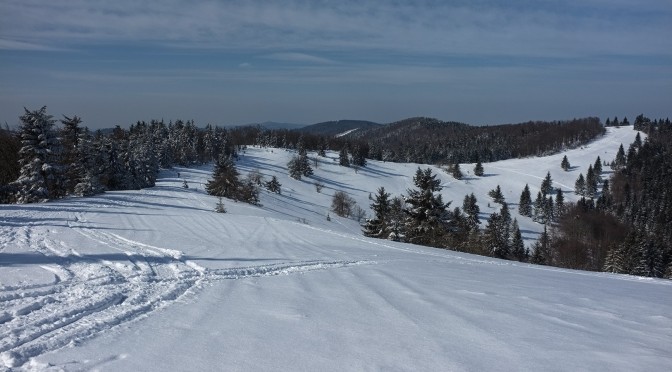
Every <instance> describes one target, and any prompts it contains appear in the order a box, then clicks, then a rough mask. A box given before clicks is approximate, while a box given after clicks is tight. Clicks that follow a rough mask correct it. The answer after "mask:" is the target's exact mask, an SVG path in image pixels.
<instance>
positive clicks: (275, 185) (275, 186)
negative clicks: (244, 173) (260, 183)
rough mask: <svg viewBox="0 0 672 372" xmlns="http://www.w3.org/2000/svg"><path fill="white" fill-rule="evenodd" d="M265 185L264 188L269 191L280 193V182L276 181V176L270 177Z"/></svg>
mask: <svg viewBox="0 0 672 372" xmlns="http://www.w3.org/2000/svg"><path fill="white" fill-rule="evenodd" d="M265 186H266V190H268V191H270V192H274V193H276V194H281V193H282V188H281V187H282V185H281V184H280V182H279V181H278V177H276V176H273V177H271V180H270V181H268V182H266V184H265Z"/></svg>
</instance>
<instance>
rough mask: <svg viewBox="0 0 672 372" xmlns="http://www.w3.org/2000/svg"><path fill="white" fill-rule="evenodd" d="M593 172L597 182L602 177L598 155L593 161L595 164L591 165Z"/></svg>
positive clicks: (600, 161)
mask: <svg viewBox="0 0 672 372" xmlns="http://www.w3.org/2000/svg"><path fill="white" fill-rule="evenodd" d="M593 172H595V176H596V177H597V179H598V181H599V180H600V177H601V175H602V159H600V156H599V155H598V156H597V159H595V164H593Z"/></svg>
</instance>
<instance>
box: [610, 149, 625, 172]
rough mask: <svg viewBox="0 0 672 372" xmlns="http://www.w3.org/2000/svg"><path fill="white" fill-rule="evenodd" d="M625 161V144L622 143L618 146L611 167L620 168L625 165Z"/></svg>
mask: <svg viewBox="0 0 672 372" xmlns="http://www.w3.org/2000/svg"><path fill="white" fill-rule="evenodd" d="M625 163H626V159H625V150H624V149H623V144H622V143H621V146H620V147H619V148H618V152H617V153H616V158H615V159H614V161H613V162H612V163H611V169H613V170H620V169H622V168H623V167H625Z"/></svg>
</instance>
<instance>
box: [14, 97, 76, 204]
mask: <svg viewBox="0 0 672 372" xmlns="http://www.w3.org/2000/svg"><path fill="white" fill-rule="evenodd" d="M24 110H25V114H24V115H22V116H21V117H20V120H21V126H20V128H19V135H20V138H21V149H20V150H19V165H20V166H21V170H20V173H19V178H18V179H17V180H16V182H15V183H16V185H17V187H18V192H17V195H16V200H17V202H18V203H35V202H41V201H46V200H48V199H54V198H58V197H60V196H63V195H64V194H65V191H66V190H65V185H64V183H65V182H64V180H63V177H62V167H61V164H60V159H59V156H60V151H59V147H60V144H59V141H58V138H57V137H56V133H55V132H54V130H53V126H54V123H55V122H56V121H55V120H54V119H53V117H52V116H51V115H48V114H47V107H46V106H44V107H42V108H41V109H39V110H36V111H28V109H24Z"/></svg>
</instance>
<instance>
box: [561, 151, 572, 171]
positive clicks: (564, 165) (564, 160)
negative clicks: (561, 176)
mask: <svg viewBox="0 0 672 372" xmlns="http://www.w3.org/2000/svg"><path fill="white" fill-rule="evenodd" d="M560 167H561V168H562V170H564V171H565V172H567V171H568V170H569V168H571V167H572V166H571V165H569V160H567V155H565V156H564V157H563V158H562V162H561V163H560Z"/></svg>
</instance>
